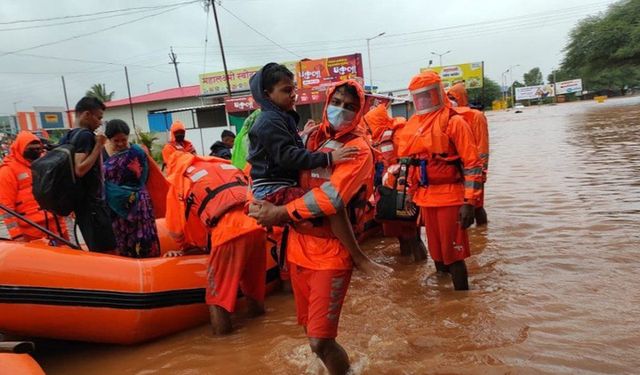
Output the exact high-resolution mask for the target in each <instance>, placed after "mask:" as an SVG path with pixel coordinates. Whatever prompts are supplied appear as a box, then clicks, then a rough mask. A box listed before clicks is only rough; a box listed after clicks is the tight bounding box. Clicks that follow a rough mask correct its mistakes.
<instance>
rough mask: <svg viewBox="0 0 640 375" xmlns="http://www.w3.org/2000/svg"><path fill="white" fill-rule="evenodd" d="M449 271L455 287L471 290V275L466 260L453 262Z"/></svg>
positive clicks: (456, 288)
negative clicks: (468, 272)
mask: <svg viewBox="0 0 640 375" xmlns="http://www.w3.org/2000/svg"><path fill="white" fill-rule="evenodd" d="M449 272H450V273H451V281H453V289H455V290H469V275H468V274H467V265H466V264H465V263H464V260H459V261H457V262H454V263H451V264H450V265H449Z"/></svg>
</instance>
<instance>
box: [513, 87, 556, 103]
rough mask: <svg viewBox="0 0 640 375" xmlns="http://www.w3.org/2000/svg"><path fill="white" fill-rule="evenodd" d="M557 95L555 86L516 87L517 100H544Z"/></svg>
mask: <svg viewBox="0 0 640 375" xmlns="http://www.w3.org/2000/svg"><path fill="white" fill-rule="evenodd" d="M555 95H556V94H555V90H554V89H553V85H538V86H525V87H516V100H528V99H529V100H530V99H544V98H546V97H550V96H555Z"/></svg>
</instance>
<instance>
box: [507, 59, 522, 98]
mask: <svg viewBox="0 0 640 375" xmlns="http://www.w3.org/2000/svg"><path fill="white" fill-rule="evenodd" d="M519 66H520V64H516V65H511V66H510V67H509V68H508V69H507V70H505V71H504V72H505V73H507V72H508V73H509V81H510V82H511V90H510V91H511V106H512V107H513V106H514V104H515V103H516V88H515V87H514V85H513V84H514V82H513V68H517V67H519Z"/></svg>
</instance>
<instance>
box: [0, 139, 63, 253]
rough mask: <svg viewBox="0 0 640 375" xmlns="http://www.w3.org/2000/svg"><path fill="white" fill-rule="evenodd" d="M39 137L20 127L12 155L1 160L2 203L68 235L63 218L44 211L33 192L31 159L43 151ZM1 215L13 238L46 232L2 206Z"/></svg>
mask: <svg viewBox="0 0 640 375" xmlns="http://www.w3.org/2000/svg"><path fill="white" fill-rule="evenodd" d="M43 150H44V148H43V145H42V142H41V141H40V139H39V138H38V137H36V136H35V135H33V134H32V133H30V132H28V131H21V132H20V133H19V134H18V136H17V137H16V140H15V141H14V142H13V143H12V144H11V148H10V151H9V155H7V157H5V158H4V160H3V161H2V164H0V204H2V205H3V206H5V207H7V208H10V209H12V210H14V211H16V212H17V213H19V214H21V215H23V216H24V217H25V218H26V219H29V220H31V221H33V222H35V223H36V224H40V225H41V226H43V227H45V228H47V229H49V230H50V231H52V232H54V233H58V234H59V235H60V236H61V237H64V238H68V234H67V228H66V225H65V223H64V219H63V218H61V217H56V216H54V215H53V214H51V213H47V212H46V211H44V210H43V209H42V208H41V207H40V205H39V204H38V202H36V199H35V198H34V197H33V192H32V179H31V178H32V176H31V162H32V161H34V160H36V159H38V158H39V157H40V156H41V155H42V153H43ZM0 218H1V219H2V221H3V223H4V225H5V226H6V228H7V231H8V232H9V236H10V237H11V239H12V240H18V241H31V240H35V239H38V238H42V237H45V236H46V235H45V234H44V233H43V232H42V231H40V230H38V229H37V228H34V227H33V226H31V225H29V224H27V223H25V222H23V221H22V220H20V219H17V218H15V217H14V216H12V215H10V214H9V213H8V212H4V211H3V210H1V209H0Z"/></svg>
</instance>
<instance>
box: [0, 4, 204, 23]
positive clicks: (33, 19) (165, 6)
mask: <svg viewBox="0 0 640 375" xmlns="http://www.w3.org/2000/svg"><path fill="white" fill-rule="evenodd" d="M193 2H195V1H183V2H179V3H171V4H165V5H158V6H148V7H136V8H122V9H114V10H105V11H101V12H93V13H85V14H76V15H72V16H60V17H50V18H32V19H29V20H15V21H7V22H0V25H12V24H16V23H28V22H42V21H55V20H62V19H70V18H82V17H89V16H95V15H97V14H110V13H119V12H127V11H132V10H142V9H149V10H156V9H160V8H170V7H172V6H175V5H184V4H190V3H193Z"/></svg>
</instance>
